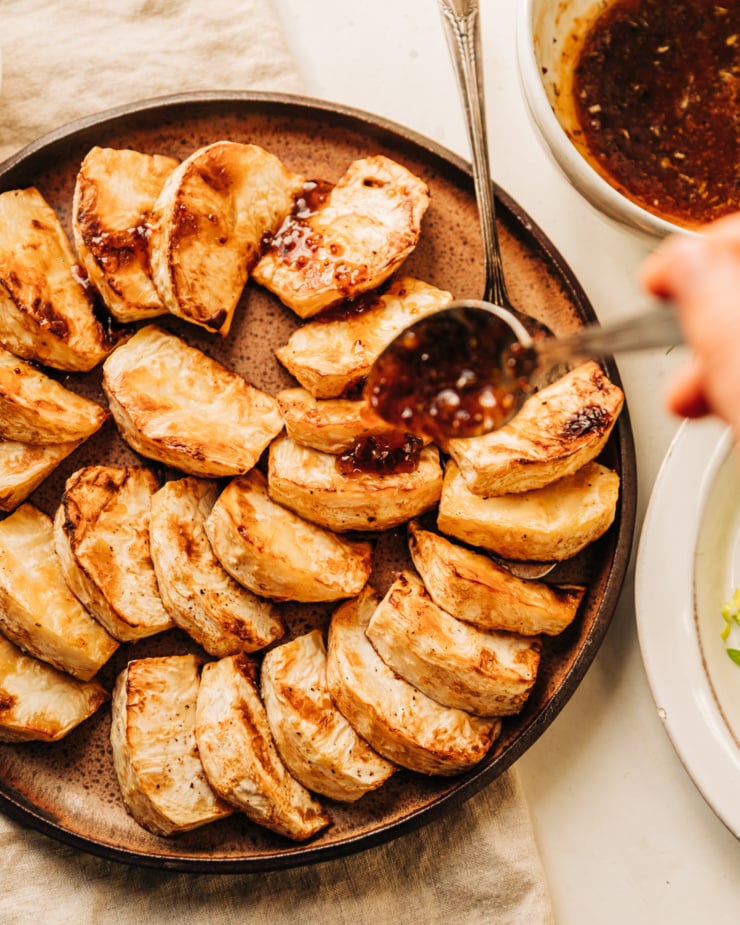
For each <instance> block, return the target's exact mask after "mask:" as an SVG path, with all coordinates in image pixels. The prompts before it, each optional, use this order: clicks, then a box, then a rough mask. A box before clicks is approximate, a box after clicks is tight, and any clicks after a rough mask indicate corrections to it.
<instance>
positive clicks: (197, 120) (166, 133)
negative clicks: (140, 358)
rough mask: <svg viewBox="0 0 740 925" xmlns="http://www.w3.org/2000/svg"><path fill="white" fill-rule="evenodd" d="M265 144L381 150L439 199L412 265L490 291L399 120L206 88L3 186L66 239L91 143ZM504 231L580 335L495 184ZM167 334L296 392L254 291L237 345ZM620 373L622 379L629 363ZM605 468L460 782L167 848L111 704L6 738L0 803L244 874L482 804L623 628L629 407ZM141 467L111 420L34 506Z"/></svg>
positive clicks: (100, 842) (92, 844)
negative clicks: (592, 515)
mask: <svg viewBox="0 0 740 925" xmlns="http://www.w3.org/2000/svg"><path fill="white" fill-rule="evenodd" d="M223 138H228V139H232V140H235V141H243V142H253V143H257V144H260V145H262V147H264V148H266V149H267V150H269V151H272V152H273V153H275V154H276V155H277V156H278V157H280V158H281V159H282V160H283V162H284V163H285V164H286V165H287V166H288V167H289V168H290V169H292V170H294V171H297V172H300V173H302V174H303V175H305V176H307V177H311V178H323V179H326V180H329V181H336V180H337V179H338V178H339V177H340V176H341V175H342V174H343V173H344V171H345V170H346V168H347V167H348V165H349V164H350V163H351V161H353V160H354V159H356V158H357V157H362V156H366V155H368V154H370V153H381V154H386V155H388V156H390V157H392V158H394V159H396V160H398V161H400V162H401V163H403V164H405V165H406V166H407V167H409V168H410V169H411V170H412V171H414V172H415V173H417V174H418V175H420V176H422V177H423V178H424V179H425V180H426V182H427V183H428V184H429V187H430V189H431V195H432V204H431V206H430V209H429V211H428V213H427V215H426V217H425V220H424V227H423V233H422V238H421V241H420V243H419V246H418V247H417V249H416V251H415V252H414V254H413V255H412V256H411V257H410V259H409V260H408V261H407V263H406V264H405V266H404V271H405V272H408V273H410V274H413V275H416V276H417V277H419V278H421V279H424V280H426V281H428V282H430V283H432V284H434V285H436V286H439V287H440V288H445V289H448V290H450V291H452V292H453V294H455V295H458V296H463V297H464V296H476V297H477V296H479V295H480V294H481V293H482V291H483V284H484V279H483V260H482V251H481V242H480V235H479V231H478V217H477V209H476V204H475V196H474V189H473V182H472V178H471V172H470V169H469V166H468V165H467V164H466V163H465V162H464V161H462V160H461V159H459V158H457V157H456V156H454V155H452V154H451V153H450V152H448V151H446V150H444V149H442V148H440V147H439V146H437V145H435V144H434V143H433V142H430V141H428V140H426V139H424V138H421V137H419V136H417V135H415V134H413V133H412V132H409V131H407V130H406V129H403V128H401V127H400V126H397V125H393V124H390V123H388V122H385V121H382V120H380V119H377V118H375V117H373V116H370V115H367V114H365V113H361V112H358V111H355V110H350V109H347V108H343V107H338V106H333V105H329V104H325V103H319V102H317V101H314V100H307V99H303V98H297V97H289V96H288V97H286V96H275V95H271V94H240V93H232V94H220V93H219V94H210V93H206V94H197V95H187V96H180V97H170V98H167V99H164V100H162V99H160V100H153V101H147V102H143V103H140V104H137V105H134V106H131V107H127V108H123V109H118V110H115V111H112V112H109V113H104V114H102V115H100V116H96V117H93V118H90V119H87V120H84V121H82V122H78V123H75V124H73V125H71V126H66V127H64V128H62V129H60V130H59V131H57V132H55V133H53V134H51V135H49V136H47V137H45V138H43V139H41V140H40V141H39V142H38V143H36V144H33V145H31V146H30V147H28V148H26V149H25V150H24V151H22V152H21V153H20V154H19V155H18V156H17V157H15V158H13V159H12V160H10V161H8V162H6V163H5V164H4V165H2V166H0V188H1V189H12V188H19V187H23V186H26V185H30V184H35V185H36V186H38V187H39V189H40V190H41V192H42V193H43V194H44V195H45V196H46V197H47V199H48V200H49V201H50V202H51V204H52V205H53V206H54V207H55V208H56V209H57V211H58V213H59V215H60V216H61V218H62V220H63V221H64V222H65V224H66V226H67V228H68V230H69V215H70V206H71V202H72V192H73V188H74V181H75V176H76V173H77V170H78V168H79V165H80V162H81V160H82V158H83V157H84V155H85V154H86V153H87V151H88V150H89V149H90V148H91V147H92V146H93V145H102V146H110V147H132V148H136V149H139V150H141V151H146V152H149V153H160V154H170V155H174V156H176V157H179V158H184V157H186V156H187V155H189V154H190V153H191V152H192V151H194V150H195V149H196V148H198V147H200V146H202V145H204V144H206V143H209V142H212V141H216V140H218V139H223ZM497 196H498V209H499V213H500V214H499V223H500V228H501V239H502V247H503V249H504V257H505V262H506V272H507V280H508V283H509V288H510V289H511V295H512V298H513V299H514V301H515V302H516V303H517V304H518V305H519V306H520V307H522V308H524V307H525V306H526V310H527V311H529V312H530V313H531V314H533V315H535V316H536V317H538V318H539V319H540V320H542V321H544V322H545V323H547V324H549V325H550V327H552V328H553V329H555V330H556V331H567V330H572V329H574V328H576V327H579V326H580V325H581V324H583V322H584V321H587V320H592V319H594V317H595V316H594V313H593V311H592V309H591V307H590V305H589V304H588V302H587V300H586V298H585V297H584V294H583V292H582V290H581V288H580V287H579V285H578V283H577V282H576V280H575V279H574V278H573V276H572V274H571V272H570V271H569V269H568V267H567V266H566V265H565V264H564V262H563V260H562V259H561V257H560V256H559V255H558V253H557V252H556V251H555V249H554V248H553V247H552V245H551V243H550V242H549V241H548V240H547V238H546V237H545V236H544V235H543V234H542V232H541V231H540V230H539V229H538V228H537V226H536V225H535V224H534V223H533V222H532V220H531V219H530V218H529V216H527V215H526V214H525V213H524V212H523V211H522V210H521V209H520V208H519V206H518V205H517V204H516V203H515V202H513V201H512V200H511V199H510V198H509V197H508V196H507V195H506V194H505V193H504V192H502V191H500V190H498V191H497ZM162 324H163V325H165V326H167V327H169V328H170V329H171V330H173V331H176V332H177V333H179V334H181V336H183V337H184V338H185V339H186V340H188V341H189V342H190V343H192V344H194V345H196V346H199V347H201V348H202V349H203V350H204V351H205V352H207V353H210V354H211V355H213V356H216V357H218V358H219V359H220V360H221V361H222V362H223V363H225V364H226V365H228V366H231V367H233V368H235V369H237V370H238V371H239V372H241V373H242V374H243V375H244V376H245V378H247V379H249V380H250V381H252V382H254V384H255V385H258V386H260V387H261V388H263V389H266V390H268V391H271V392H273V393H274V392H276V391H277V390H278V389H280V388H283V387H285V386H287V385H290V384H294V383H292V382H291V380H290V379H289V378H288V377H287V375H286V374H285V372H284V370H283V369H282V368H281V367H280V365H279V364H278V363H277V361H276V360H275V357H274V354H273V350H274V349H275V348H276V347H277V346H279V345H280V344H282V343H284V342H285V340H286V339H287V337H288V335H289V334H290V332H291V331H292V330H293V329H294V327H295V325H296V319H295V318H294V317H293V316H292V314H291V313H290V312H289V311H287V310H286V309H284V308H283V307H282V306H281V305H280V304H279V303H278V302H277V301H276V300H275V299H273V298H272V297H271V296H269V294H268V293H266V292H265V291H263V290H260V289H259V287H256V286H253V285H251V284H249V285H248V286H247V288H246V290H245V292H244V295H243V298H242V301H241V304H240V306H239V309H238V311H237V316H236V319H235V322H234V325H233V327H232V330H231V333H230V334H229V336H228V337H227V338H225V339H221V338H218V337H217V336H214V335H209V334H207V333H205V332H199V331H196V330H195V329H193V327H192V326H191V327H184V326H183V325H182V324H180V323H179V322H178V321H177V319H174V318H168V319H167V320H165V321H162ZM608 372H609V374H610V376H611V377H612V378H613V379H614V380H615V381H617V382H619V375H618V372H617V370H616V368H615V367H614V366H612V365H608ZM74 387H75V388H77V389H79V390H80V391H82V392H84V393H86V394H89V395H91V396H98V397H99V398H101V393H100V383H99V373H98V374H96V373H93V374H90V375H88V376H86V377H78V378H76V379H75V380H74ZM603 460H604V462H605V463H606V464H607V465H609V466H611V467H612V468H614V469H616V470H617V471H618V472H619V473H620V475H621V479H622V491H621V498H620V502H619V506H618V511H617V517H616V521H615V523H614V525H613V527H612V528H611V529H610V531H609V532H608V534H607V535H606V536H605V537H603V538H602V540H600V541H599V542H598V543H596V544H594V545H593V546H592V547H591V548H589V549H588V550H586V551H585V552H584V553H583V554H582V555H580V556H579V557H577V558H576V559H574V560H573V561H571V562H569V563H567V564H565V565H564V566H562V567H561V568H559V570H558V572H556V573H553V579H554V580H558V579H562V580H564V581H568V580H578V581H583V582H585V583H587V585H588V593H587V595H586V598H585V600H584V603H583V605H582V607H581V610H580V612H579V615H578V617H577V619H576V620H575V621H574V623H573V625H572V626H571V627H569V628H568V630H567V631H566V632H564V633H563V634H562V635H561V636H559V637H557V638H555V639H552V640H548V641H547V643H546V644H545V647H544V656H543V660H542V666H541V670H540V673H539V677H538V681H537V685H536V687H535V689H534V691H533V693H532V695H531V697H530V699H529V701H528V703H527V706H526V708H525V710H524V711H523V712H522V713H521V714H520V715H519V716H517V717H515V718H511V719H508V720H507V721H506V723H505V726H504V732H503V735H502V736H501V738H500V740H499V741H498V742H497V743H496V745H495V746H494V748H493V749H492V750H491V752H490V753H489V754H488V756H487V757H486V758H485V759H484V760H483V762H482V763H481V764H480V765H479V766H478V767H476V768H475V769H474V770H472V771H470V772H468V773H466V774H463V775H460V776H459V777H456V778H454V779H442V778H427V777H423V776H420V775H415V774H411V773H401V774H397V775H395V776H394V777H393V778H392V779H391V780H390V781H389V782H388V783H387V784H386V785H384V786H383V787H381V788H380V789H379V790H377V791H375V792H374V793H371V794H368V795H366V796H365V797H363V799H362V800H360V801H359V802H358V803H357V804H355V805H352V806H343V805H339V804H336V805H333V806H331V814H332V817H333V820H334V823H333V825H332V827H331V828H330V829H329V830H327V831H326V832H324V833H323V834H321V835H320V836H318V837H317V838H316V839H315V840H313V841H312V842H311V843H310V844H304V845H295V844H292V843H288V842H286V841H285V840H283V839H281V838H280V837H279V836H277V835H274V834H272V833H270V832H268V831H266V830H263V829H260V828H258V827H257V826H255V825H252V824H250V823H249V822H248V821H246V819H245V818H243V817H240V816H238V815H237V816H235V817H232V818H230V819H227V820H223V821H222V822H219V823H217V824H214V825H210V826H206V827H203V828H201V829H199V830H197V831H196V832H191V833H189V834H186V835H182V836H179V837H178V838H176V839H172V840H165V839H162V838H157V837H155V836H153V835H150V834H149V833H148V832H146V831H145V830H144V829H142V828H140V827H139V826H137V825H136V823H135V822H133V820H132V819H131V818H130V817H129V816H128V815H127V814H126V812H125V810H124V809H123V806H122V804H121V800H120V796H119V793H118V786H117V782H116V779H115V775H114V772H113V768H112V764H111V755H110V746H109V742H108V733H109V718H108V714H107V712H106V710H101V711H99V713H98V714H96V716H94V717H93V718H92V719H91V720H89V721H87V722H85V723H83V724H82V725H81V726H80V727H79V728H78V729H76V730H75V731H74V732H73V733H72V734H71V735H69V736H68V737H67V738H66V739H64V740H63V741H62V742H58V743H55V744H53V745H41V744H26V745H22V746H21V745H14V746H11V745H3V746H0V807H2V808H4V810H5V811H6V812H7V813H9V814H11V815H13V816H15V817H17V818H20V819H21V820H23V821H25V822H26V823H28V824H30V825H33V826H35V827H37V828H39V829H41V830H42V831H44V832H46V833H48V834H49V835H52V836H54V837H56V838H59V839H61V840H62V841H65V842H67V843H70V844H73V845H76V846H78V847H80V848H82V849H84V850H87V851H90V852H92V853H95V854H99V855H102V856H106V857H111V858H114V859H116V860H122V861H127V862H130V863H134V864H141V865H148V866H154V867H167V868H169V869H179V870H197V871H210V872H214V871H246V870H255V869H267V868H278V867H287V866H295V865H299V864H306V863H309V862H314V861H320V860H325V859H327V858H330V857H334V856H336V855H340V854H347V853H349V852H352V851H356V850H359V849H361V848H366V847H368V846H370V845H373V844H376V843H379V842H382V841H386V840H388V839H390V838H393V837H395V836H397V835H399V834H401V833H403V832H405V831H408V830H409V829H411V828H413V827H416V826H418V825H421V824H422V823H425V822H427V821H428V820H430V819H432V818H434V817H435V816H438V815H439V814H440V813H443V812H447V811H449V810H450V809H452V808H453V807H454V805H455V804H456V803H459V802H460V801H461V800H464V799H466V798H468V797H470V796H472V795H473V794H474V793H475V792H476V791H478V790H480V788H481V787H483V786H484V785H485V784H487V783H488V782H489V781H491V780H493V779H494V778H495V777H496V776H497V775H499V774H500V773H501V772H502V771H504V770H505V769H506V768H507V767H509V766H510V765H511V763H512V762H513V761H514V760H515V759H516V758H517V757H518V756H519V755H521V754H522V753H523V752H524V751H525V750H526V749H527V748H528V747H529V746H530V745H531V744H532V742H534V741H535V739H536V738H537V737H538V736H539V735H540V734H541V733H542V732H543V730H544V729H546V728H547V726H548V725H549V724H550V723H551V722H552V720H553V719H554V717H555V716H556V715H557V713H558V712H559V711H560V709H561V708H562V707H563V705H564V704H565V702H566V701H567V700H568V698H569V697H570V695H571V694H572V693H573V691H574V690H575V688H576V686H577V685H578V683H579V681H580V680H581V678H582V677H583V674H584V672H585V671H586V669H587V668H588V666H589V664H590V663H591V661H592V660H593V658H594V656H595V654H596V652H597V650H598V648H599V645H600V643H601V641H602V638H603V636H604V633H605V631H606V629H607V626H608V624H609V621H610V620H611V617H612V614H613V611H614V608H615V605H616V601H617V597H618V595H619V592H620V588H621V586H622V581H623V578H624V573H625V569H626V565H627V562H628V559H629V554H630V546H631V542H632V535H633V530H634V517H635V462H634V449H633V443H632V435H631V431H630V426H629V419H628V416H627V412H626V411H625V412H624V413H623V415H622V416H621V418H620V421H619V422H618V424H617V427H616V428H615V431H614V433H613V435H612V438H611V440H610V442H609V444H608V446H607V448H606V450H605V452H604V456H603ZM131 461H136V460H135V457H133V455H132V454H131V452H130V451H129V450H128V449H127V448H126V447H125V446H124V445H123V444H122V443H121V441H120V440H119V438H118V436H117V434H116V432H115V430H114V429H113V428H112V427H109V426H107V425H106V427H105V428H104V429H103V430H102V431H101V432H100V433H99V434H97V435H96V436H95V437H94V438H92V439H91V440H90V441H88V443H86V444H84V445H83V446H82V447H80V448H79V449H78V451H77V452H76V453H75V454H74V456H72V457H70V459H68V460H66V461H65V463H64V464H63V465H62V466H61V467H60V469H59V470H58V471H57V472H56V473H55V474H54V475H53V476H52V477H51V478H50V479H49V480H48V481H47V482H46V483H45V484H44V485H43V486H42V487H41V488H40V489H38V490H37V492H36V493H35V495H34V496H33V497H32V499H31V500H32V501H34V503H36V504H38V505H39V506H40V507H42V508H43V509H44V510H46V511H47V512H49V513H53V511H54V510H55V508H56V506H57V505H58V504H59V500H60V498H61V491H62V487H63V484H64V480H65V478H66V477H67V476H68V475H69V474H70V472H72V471H74V470H75V469H77V468H79V467H80V466H82V465H87V464H93V463H101V462H107V463H109V464H110V463H114V464H115V463H121V464H122V463H126V462H131ZM406 555H407V553H406V545H405V536H404V533H403V531H393V532H391V533H388V534H384V535H383V537H382V538H381V539H380V540H379V543H378V549H377V556H376V562H377V568H376V571H375V574H374V575H373V578H372V581H373V583H374V584H375V585H376V586H377V587H378V589H379V590H383V585H384V584H386V583H387V582H388V580H389V576H390V575H391V574H392V571H393V570H394V569H396V568H398V567H399V566H403V565H405V564H406V563H407V559H406ZM283 610H284V617H285V619H286V622H287V624H288V627H289V631H290V632H291V633H294V634H295V633H298V632H304V631H306V629H307V628H309V627H312V626H320V627H325V626H326V623H327V620H328V616H329V613H330V611H329V609H328V608H327V607H316V606H313V607H309V606H295V605H290V606H284V607H283ZM191 647H192V644H191V643H190V642H189V641H188V639H186V638H185V637H184V636H183V635H181V634H179V633H178V632H171V633H166V634H164V635H162V636H159V637H154V638H152V639H150V640H147V641H142V642H140V643H138V644H137V645H136V647H135V654H136V655H137V656H143V655H147V654H165V653H175V652H182V651H187V650H188V649H189V648H191ZM133 651H134V650H133V649H132V647H130V646H123V647H122V648H121V650H120V651H119V652H117V653H116V655H115V656H114V657H113V659H112V660H111V662H110V663H109V664H108V665H106V666H105V668H104V670H103V671H102V672H101V673H100V678H101V680H102V681H103V682H104V683H105V684H106V685H107V686H110V685H111V684H112V681H113V679H114V678H115V675H116V674H117V672H118V671H120V670H121V668H122V666H123V665H124V664H125V661H126V659H127V658H128V657H131V656H132V654H133Z"/></svg>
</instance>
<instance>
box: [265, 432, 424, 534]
mask: <svg viewBox="0 0 740 925" xmlns="http://www.w3.org/2000/svg"><path fill="white" fill-rule="evenodd" d="M268 485H269V491H270V497H271V498H272V499H273V501H276V502H277V503H278V504H282V505H283V506H284V507H287V508H290V509H291V510H293V511H295V512H296V513H297V514H300V516H301V517H305V518H306V520H310V521H313V522H314V523H317V524H319V525H320V526H322V527H326V528H327V529H328V530H335V531H337V532H346V531H348V530H369V531H380V530H390V529H391V528H393V527H397V526H399V524H402V523H405V522H406V521H407V520H409V519H410V518H412V517H416V516H418V515H420V514H422V513H424V512H425V511H428V510H429V509H430V508H432V507H434V505H435V504H436V503H437V501H438V500H439V496H440V493H441V491H442V466H441V465H440V461H439V450H438V449H437V447H436V446H432V445H429V446H426V447H424V448H423V449H422V450H421V454H420V456H419V460H418V465H417V466H416V467H415V468H414V469H412V470H410V471H408V472H405V471H400V470H399V471H394V470H390V471H387V472H384V471H376V472H372V471H369V472H361V471H360V472H352V473H351V474H349V475H345V474H344V473H343V472H341V471H340V469H339V468H338V467H337V458H336V457H335V456H332V455H331V454H330V453H321V452H319V450H312V449H311V448H310V447H306V446H301V445H300V444H299V443H296V442H295V441H293V440H291V439H290V437H287V436H280V437H278V438H277V439H276V440H273V442H272V443H271V444H270V451H269V463H268Z"/></svg>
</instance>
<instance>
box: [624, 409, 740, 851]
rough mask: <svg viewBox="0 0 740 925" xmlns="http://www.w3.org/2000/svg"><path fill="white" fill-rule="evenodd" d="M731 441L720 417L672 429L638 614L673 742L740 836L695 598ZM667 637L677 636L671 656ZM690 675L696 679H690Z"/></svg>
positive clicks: (726, 739) (645, 531)
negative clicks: (705, 522) (697, 569)
mask: <svg viewBox="0 0 740 925" xmlns="http://www.w3.org/2000/svg"><path fill="white" fill-rule="evenodd" d="M732 443H733V441H732V438H731V431H730V428H729V427H728V425H726V424H724V423H723V422H721V421H719V420H718V419H717V418H714V417H709V418H704V419H699V420H684V421H683V422H682V423H681V424H680V426H679V428H678V430H677V431H676V433H675V434H674V436H673V439H672V440H671V443H670V445H669V448H668V450H667V452H666V454H665V456H664V458H663V461H662V463H661V465H660V468H659V470H658V474H657V477H656V480H655V484H654V486H653V490H652V492H651V495H650V499H649V502H648V506H647V510H646V513H645V518H644V521H643V526H642V530H641V534H640V539H639V544H638V551H637V558H636V564H635V617H636V624H637V634H638V641H639V646H640V652H641V656H642V661H643V666H644V668H645V673H646V675H647V680H648V685H649V687H650V691H651V694H652V697H653V701H654V703H655V707H656V710H657V713H658V717H659V718H660V720H661V723H662V725H663V728H664V730H665V732H666V734H667V736H668V738H669V740H670V742H671V745H672V747H673V749H674V751H675V753H676V755H677V757H678V759H679V761H680V762H681V764H682V766H683V768H684V770H685V771H686V773H687V775H688V776H689V778H690V779H691V781H692V783H693V784H694V786H695V787H696V789H697V790H698V792H699V793H700V794H701V796H702V798H703V799H704V801H705V802H706V803H707V805H708V806H709V807H710V808H711V810H712V812H713V813H714V814H715V815H716V816H717V818H718V819H719V820H720V821H721V822H722V823H723V824H724V825H725V826H726V827H727V829H729V831H730V832H731V833H732V834H733V835H734V836H735V838H738V839H740V803H738V801H737V799H736V798H735V799H734V801H733V799H732V795H733V790H732V788H731V787H730V786H728V783H729V782H730V780H731V778H733V777H734V782H735V786H736V785H737V773H738V770H740V750H739V749H737V746H736V744H735V743H734V742H733V741H732V739H731V736H730V733H729V730H728V729H727V725H726V721H725V719H724V717H723V716H722V714H721V711H720V709H719V706H718V704H717V702H716V695H715V692H714V690H713V687H712V683H711V681H710V679H709V678H708V677H707V675H706V670H705V663H704V658H703V654H702V647H701V640H700V638H699V630H698V627H697V624H696V611H695V596H694V557H695V554H696V544H697V540H698V536H699V530H700V527H701V518H702V514H703V511H704V507H705V505H706V501H707V497H708V493H709V487H710V483H711V480H712V478H713V477H714V476H715V475H716V473H717V472H718V470H719V468H720V466H721V465H722V462H723V461H724V460H725V459H726V458H727V454H728V453H729V452H730V450H731V448H732ZM676 497H678V498H680V499H681V503H680V504H677V503H676V500H675V499H676ZM666 537H670V539H671V541H672V547H671V558H670V565H669V564H668V561H667V559H666V558H665V557H664V556H662V555H661V547H662V542H661V540H662V539H663V538H666ZM656 584H657V586H658V592H657V593H659V594H660V596H661V598H662V601H663V606H662V607H661V608H657V609H656V607H655V606H654V603H653V602H654V599H655V595H656ZM661 614H662V615H663V617H664V619H663V620H661V619H660V617H661ZM669 619H670V625H666V624H667V622H668V620H669ZM671 630H673V631H674V632H673V634H672V635H670V634H671ZM676 630H678V631H677V632H676ZM668 638H671V641H672V645H671V647H670V656H669V655H668V654H667V651H668V650H667V646H666V640H667V639H668ZM687 676H688V680H689V681H690V682H691V683H688V684H687V683H685V682H686V680H687ZM733 752H734V753H735V754H734V757H733ZM707 756H709V760H707Z"/></svg>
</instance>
